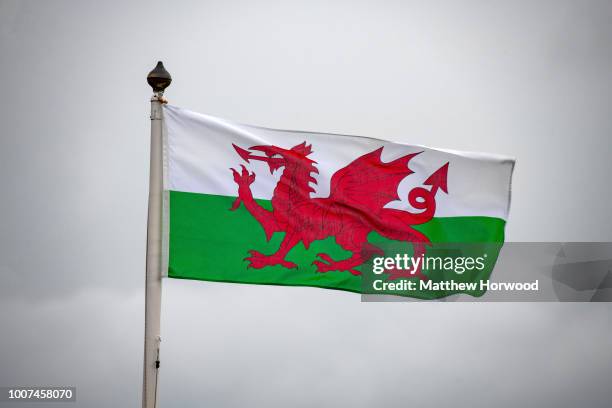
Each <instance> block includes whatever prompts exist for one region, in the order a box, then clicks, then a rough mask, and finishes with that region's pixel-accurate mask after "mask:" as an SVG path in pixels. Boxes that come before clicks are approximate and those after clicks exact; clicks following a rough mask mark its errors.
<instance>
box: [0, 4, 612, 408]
mask: <svg viewBox="0 0 612 408" xmlns="http://www.w3.org/2000/svg"><path fill="white" fill-rule="evenodd" d="M158 59H162V60H163V61H164V63H165V65H166V67H167V69H168V70H169V71H170V73H171V74H172V76H173V78H174V80H173V83H172V85H171V87H170V88H169V89H168V90H167V92H166V95H167V97H168V99H169V100H170V101H171V103H172V104H175V105H178V106H182V107H186V108H189V109H192V110H195V111H199V112H203V113H209V114H212V115H216V116H220V117H225V118H228V119H232V120H236V121H239V122H242V123H250V124H254V125H263V126H269V127H278V128H288V129H307V130H318V131H328V132H335V133H346V134H357V135H364V136H373V137H380V138H386V139H391V140H397V141H403V142H407V143H413V144H424V145H429V146H436V147H444V148H452V149H462V150H475V151H484V152H492V153H500V154H504V155H510V156H514V157H516V158H517V166H516V171H515V174H514V179H513V197H512V208H511V214H510V220H509V222H508V226H507V238H508V240H510V241H612V211H610V202H611V198H612V183H610V174H612V164H611V162H610V154H611V153H612V116H611V115H610V106H611V105H612V103H611V102H612V4H611V3H610V2H609V1H561V0H555V1H533V0H531V1H490V0H489V1H450V0H449V1H445V2H443V1H419V2H412V1H381V0H379V1H329V0H328V1H315V0H309V1H302V2H293V1H278V2H272V1H232V0H226V1H165V2H155V1H148V2H144V1H143V2H136V1H131V2H125V1H106V2H100V1H57V0H49V1H42V0H38V1H34V0H32V1H25V0H24V1H16V0H0V92H1V98H2V105H1V106H2V109H0V124H1V128H2V131H1V132H0V134H1V136H0V186H1V193H0V386H8V385H35V384H43V385H76V386H77V387H78V397H77V398H78V403H77V404H76V405H77V406H79V407H109V406H117V407H119V406H122V407H123V406H125V407H128V406H132V407H133V406H139V404H140V395H141V383H142V378H141V375H142V371H141V370H142V335H143V313H144V287H143V284H144V259H145V257H144V251H145V230H146V200H147V185H148V184H147V183H148V178H147V177H148V157H149V156H148V154H149V153H148V149H149V146H148V143H149V124H150V121H149V117H148V114H149V113H148V110H149V102H148V101H149V97H150V94H151V90H150V88H149V87H148V85H147V84H146V81H145V77H146V74H147V73H148V71H150V70H151V69H152V68H153V66H154V65H155V63H156V62H157V60H158ZM611 307H612V306H610V305H609V304H598V305H597V304H543V303H540V304H518V303H513V304H455V303H453V304H441V303H429V304H416V303H393V304H389V303H387V304H380V303H361V302H360V297H359V296H358V295H354V294H349V293H339V292H338V291H325V290H321V289H314V288H278V287H265V286H249V285H227V284H219V283H206V282H190V281H165V282H164V298H163V317H162V338H163V342H162V372H161V378H160V397H161V402H162V405H161V406H163V407H164V406H165V407H172V406H176V407H187V406H209V407H246V406H248V407H260V406H261V407H287V406H298V407H312V406H322V407H340V406H352V407H369V406H375V405H376V406H391V407H395V406H397V407H404V406H419V407H427V406H432V407H433V406H449V405H452V406H469V407H481V406H482V407H490V406H497V407H517V406H520V407H529V406H534V407H535V406H538V407H548V406H550V407H576V406H581V407H609V406H610V401H612V387H610V378H612V348H611V347H610V344H611V339H612V308H611ZM19 406H22V407H23V406H25V405H23V404H22V405H19ZM36 406H41V405H36ZM54 406H57V407H59V406H60V405H54ZM68 406H75V405H74V404H72V405H68Z"/></svg>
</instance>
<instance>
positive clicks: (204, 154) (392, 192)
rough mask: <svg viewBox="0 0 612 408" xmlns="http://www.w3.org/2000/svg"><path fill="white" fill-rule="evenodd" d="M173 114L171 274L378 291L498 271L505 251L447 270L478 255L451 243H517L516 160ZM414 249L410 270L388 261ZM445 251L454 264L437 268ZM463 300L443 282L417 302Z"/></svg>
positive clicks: (168, 125) (168, 200)
mask: <svg viewBox="0 0 612 408" xmlns="http://www.w3.org/2000/svg"><path fill="white" fill-rule="evenodd" d="M163 114H164V124H165V128H164V192H165V200H164V217H165V220H164V223H163V224H164V231H163V234H164V244H165V254H166V259H165V265H166V267H165V273H166V276H168V277H170V278H179V279H197V280H205V281H219V282H236V283H251V284H273V285H288V286H315V287H321V288H329V289H340V290H347V291H353V292H358V293H364V291H365V292H367V288H366V287H365V286H364V282H365V281H368V282H370V280H371V279H374V278H376V279H378V280H380V281H384V282H401V281H407V280H413V281H419V282H421V281H422V282H430V281H432V280H433V281H436V280H440V279H442V278H444V277H448V276H449V275H448V274H449V273H451V274H455V275H456V278H457V279H458V280H459V281H461V280H464V281H474V280H475V279H480V278H483V277H484V278H486V277H488V275H489V274H490V273H491V269H492V265H494V263H495V259H496V257H497V253H498V251H499V245H498V246H496V247H494V248H495V249H494V250H493V253H492V256H489V257H488V258H487V260H486V264H487V265H488V267H487V268H483V269H481V270H474V271H470V273H466V272H465V268H463V269H464V271H463V272H458V271H457V269H456V268H455V270H453V271H449V270H448V268H445V267H444V268H443V265H442V263H443V262H447V260H448V259H450V260H454V261H455V262H454V264H455V266H456V264H457V262H456V261H457V259H459V258H460V257H464V256H463V255H465V253H466V251H468V252H469V251H472V252H473V248H472V249H470V250H466V249H465V248H464V249H461V250H460V253H457V251H455V252H453V251H450V252H449V249H448V247H444V244H448V243H455V244H456V243H481V244H482V243H485V244H488V243H494V244H499V243H503V240H504V227H505V224H506V220H507V218H508V211H509V203H510V180H511V174H512V170H513V166H514V161H513V160H512V159H510V158H507V157H501V156H496V155H490V154H481V153H467V152H458V151H451V150H444V149H434V148H428V147H423V146H417V145H408V144H400V143H394V142H389V141H385V140H380V139H374V138H367V137H358V136H346V135H335V134H326V133H317V132H305V131H289V130H277V129H268V128H262V127H257V126H249V125H242V124H238V123H235V122H232V121H229V120H225V119H220V118H216V117H213V116H209V115H203V114H198V113H194V112H191V111H188V110H185V109H181V108H178V107H174V106H167V105H166V106H164V111H163ZM440 248H442V249H440ZM402 253H403V254H404V255H407V254H409V255H410V259H412V262H411V263H410V265H407V264H406V262H404V265H403V266H402V265H398V264H397V263H394V264H393V265H391V263H389V264H388V265H383V266H381V261H379V260H380V259H383V262H384V259H385V258H387V259H388V258H393V257H395V256H396V255H398V254H400V255H401V254H402ZM436 254H437V256H438V257H440V262H438V263H435V262H434V264H433V266H432V265H430V264H428V262H426V260H427V259H428V258H430V257H432V256H433V255H436ZM449 254H450V255H449ZM460 255H461V256H460ZM398 256H399V255H398ZM485 257H486V255H485ZM417 259H421V261H420V262H415V260H417ZM405 260H406V257H405V256H404V261H405ZM451 263H453V262H451ZM445 265H446V264H445ZM376 266H378V270H377V271H376V272H375V273H374V274H372V271H373V270H376V268H375V267H376ZM464 266H465V265H464ZM451 269H452V268H451ZM472 269H473V268H472ZM455 275H453V276H455ZM366 276H368V279H366ZM368 285H369V283H368ZM368 287H369V286H368ZM457 292H461V290H452V291H450V292H449V291H444V290H442V291H441V290H434V289H432V287H431V286H429V289H425V290H421V291H417V292H414V293H412V292H411V294H410V296H415V297H421V298H435V297H441V296H446V295H448V294H450V293H457ZM464 292H466V293H470V292H469V290H467V291H464ZM471 293H472V294H476V295H478V294H479V292H478V291H472V292H471Z"/></svg>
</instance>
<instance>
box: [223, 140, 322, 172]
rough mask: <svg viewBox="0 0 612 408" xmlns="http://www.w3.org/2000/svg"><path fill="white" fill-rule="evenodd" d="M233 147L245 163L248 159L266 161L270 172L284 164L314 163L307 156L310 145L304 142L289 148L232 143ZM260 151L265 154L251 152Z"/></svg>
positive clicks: (309, 152)
mask: <svg viewBox="0 0 612 408" xmlns="http://www.w3.org/2000/svg"><path fill="white" fill-rule="evenodd" d="M232 146H234V149H235V150H236V152H237V153H238V155H239V156H240V157H242V159H243V160H244V161H246V162H247V163H248V162H249V161H250V160H259V161H263V162H266V163H268V166H269V167H270V173H271V174H272V173H274V171H275V170H278V169H279V168H281V167H286V166H301V165H309V164H312V163H316V162H315V161H314V160H310V159H309V158H308V157H306V156H308V155H309V154H311V153H312V145H307V144H306V142H302V143H300V144H299V145H296V146H293V147H292V148H291V149H283V148H282V147H278V146H271V145H269V146H266V145H261V146H251V147H249V148H248V150H247V149H243V148H241V147H238V146H236V145H235V144H233V143H232ZM253 151H255V152H262V153H263V154H264V155H265V156H258V155H255V154H253V153H252V152H253Z"/></svg>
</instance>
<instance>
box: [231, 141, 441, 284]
mask: <svg viewBox="0 0 612 408" xmlns="http://www.w3.org/2000/svg"><path fill="white" fill-rule="evenodd" d="M233 146H234V149H236V151H237V152H238V154H239V155H240V157H241V158H242V159H244V160H245V161H246V162H247V163H248V162H249V160H260V161H263V162H266V163H267V164H268V166H269V167H270V173H273V172H274V170H277V169H280V168H282V167H284V170H283V174H282V176H281V177H280V180H279V182H278V183H277V185H276V188H275V189H274V194H273V196H272V208H273V209H272V210H268V209H265V208H263V207H261V206H260V205H259V204H258V203H257V202H256V201H255V200H254V199H253V194H252V193H251V188H250V185H251V184H252V183H253V182H254V181H255V173H253V172H250V173H249V171H248V170H247V169H246V168H245V167H244V165H241V167H242V171H241V172H238V171H237V170H235V169H233V168H232V169H230V170H231V171H232V173H233V176H234V181H235V182H236V184H238V197H237V198H236V200H235V201H234V204H233V205H232V208H231V209H230V210H232V211H234V210H236V209H238V208H239V207H240V204H244V206H245V207H246V209H247V210H248V211H249V213H250V214H251V215H252V216H253V217H254V218H255V219H256V220H257V221H258V222H259V223H260V224H261V226H262V227H263V229H264V232H265V234H266V238H267V239H268V240H270V238H271V237H272V234H274V233H275V232H285V237H284V239H283V241H282V243H281V245H280V248H279V249H278V251H276V253H274V254H271V255H264V254H262V253H260V252H258V251H256V250H250V251H249V253H250V256H249V257H247V258H245V260H247V261H248V262H249V267H250V268H256V269H260V268H264V267H266V266H272V265H282V266H284V267H285V268H296V267H297V265H296V264H295V263H293V262H289V261H287V260H286V259H285V256H286V255H287V253H288V252H289V251H290V250H291V249H292V248H293V247H294V246H295V245H296V244H298V243H299V242H302V243H303V244H304V246H305V247H306V248H308V247H309V245H310V243H311V242H313V241H316V240H320V239H325V238H327V237H330V236H333V237H335V240H336V243H337V244H338V245H340V246H341V247H342V248H343V249H345V250H347V251H349V252H351V253H352V255H351V256H350V257H349V258H347V259H340V260H336V259H332V258H331V257H330V256H329V255H327V254H324V253H320V254H317V258H319V259H317V260H315V261H314V262H313V265H315V266H316V268H317V271H318V272H330V271H348V272H350V273H352V274H353V275H360V274H361V272H360V271H358V270H357V269H355V268H357V267H359V266H360V265H362V264H363V263H364V262H366V261H367V260H368V259H370V258H371V257H372V256H374V255H379V256H381V255H384V252H383V250H382V249H380V248H378V247H376V246H374V245H372V244H371V243H369V242H368V234H369V233H370V232H372V231H376V232H377V233H378V234H380V235H382V236H384V237H386V238H388V239H392V240H398V241H405V242H409V243H411V244H412V245H413V248H414V253H413V256H414V257H420V256H422V255H425V248H426V246H427V245H428V244H429V243H430V241H429V239H428V238H427V236H426V235H425V234H423V233H421V232H419V231H417V230H415V229H414V228H412V227H411V226H412V225H418V224H423V223H426V222H427V221H429V220H431V219H432V218H433V216H434V214H435V211H436V200H435V196H436V192H437V191H438V189H440V190H442V191H444V192H445V193H448V190H447V182H446V180H447V173H448V163H446V164H445V165H443V166H442V167H440V168H439V169H438V170H437V171H435V172H434V173H433V174H432V175H431V176H430V177H429V178H428V179H427V180H425V182H424V183H423V185H425V186H429V187H430V188H429V189H428V188H426V187H415V188H413V189H412V190H410V192H409V194H408V202H409V203H410V205H411V206H412V207H413V208H415V209H417V210H420V211H421V212H419V213H411V212H408V211H404V210H398V209H393V208H384V206H385V205H386V204H388V203H390V202H391V201H394V200H397V199H399V197H398V190H397V189H398V185H399V183H400V181H402V180H403V179H404V178H405V177H407V176H408V175H410V174H412V173H413V171H412V170H410V168H409V167H408V163H409V162H410V160H411V159H412V158H413V157H414V156H416V155H418V154H419V153H421V152H418V153H412V154H408V155H406V156H403V157H400V158H399V159H396V160H393V161H391V162H389V163H384V162H383V161H382V160H381V153H382V150H383V148H382V147H381V148H379V149H376V150H374V151H372V152H370V153H367V154H364V155H363V156H361V157H358V158H357V159H355V160H354V161H353V162H351V163H350V164H348V165H347V166H346V167H344V168H342V169H340V170H338V171H337V172H336V173H334V175H333V176H332V178H331V189H330V194H329V197H326V198H311V197H310V193H313V192H314V191H315V190H314V189H313V187H312V186H311V184H313V185H316V184H317V181H316V179H315V178H314V177H313V176H312V175H313V173H314V174H318V170H317V168H316V167H315V164H316V162H315V161H313V160H311V159H309V158H308V155H310V154H311V153H312V145H307V144H306V142H304V143H301V144H299V145H297V146H293V147H292V148H291V149H283V148H281V147H278V146H252V147H250V148H249V149H248V150H250V151H259V152H262V153H263V154H264V155H265V156H257V155H255V154H253V153H251V152H250V151H247V150H245V149H242V148H240V147H238V146H236V145H233ZM386 273H388V274H389V279H397V278H402V277H415V276H417V277H419V278H420V279H426V277H425V275H424V274H423V273H422V271H421V267H420V266H419V267H417V268H416V269H415V270H411V271H406V270H387V271H386Z"/></svg>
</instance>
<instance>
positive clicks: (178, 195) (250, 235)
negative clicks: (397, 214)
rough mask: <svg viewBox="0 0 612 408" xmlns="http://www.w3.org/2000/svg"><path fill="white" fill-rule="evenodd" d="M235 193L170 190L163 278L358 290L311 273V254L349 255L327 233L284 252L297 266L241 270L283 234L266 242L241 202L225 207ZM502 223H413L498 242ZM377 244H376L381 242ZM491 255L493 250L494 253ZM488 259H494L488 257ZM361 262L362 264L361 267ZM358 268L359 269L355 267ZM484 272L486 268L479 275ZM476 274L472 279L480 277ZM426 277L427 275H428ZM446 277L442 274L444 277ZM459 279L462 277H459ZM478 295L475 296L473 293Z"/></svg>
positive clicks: (340, 275)
mask: <svg viewBox="0 0 612 408" xmlns="http://www.w3.org/2000/svg"><path fill="white" fill-rule="evenodd" d="M234 199H235V197H228V196H219V195H209V194H196V193H185V192H176V191H171V192H170V248H169V250H170V254H169V267H168V276H169V277H171V278H179V279H196V280H205V281H220V282H236V283H252V284H273V285H289V286H316V287H322V288H329V289H340V290H347V291H351V292H358V293H361V292H362V278H361V277H360V276H354V275H351V274H350V273H348V272H328V273H317V272H316V271H315V267H314V266H313V265H311V263H312V261H313V260H315V259H316V254H318V253H321V252H324V253H327V254H329V255H330V256H331V257H332V258H334V259H344V258H347V257H348V256H350V253H349V252H347V251H344V250H343V249H342V248H341V247H340V246H338V245H337V244H336V243H335V241H334V238H333V237H329V238H327V239H325V240H321V241H315V242H313V243H312V244H311V245H310V248H309V249H308V250H307V249H306V248H305V247H304V245H303V244H302V243H300V244H298V245H296V246H295V247H294V248H293V249H292V250H291V251H290V252H289V254H288V255H287V260H288V261H291V262H295V263H296V264H297V265H298V269H286V268H284V267H282V266H272V267H266V268H263V269H252V268H251V269H247V261H244V258H245V257H246V256H248V250H251V249H255V250H257V251H259V252H262V253H264V254H271V253H274V252H276V250H277V249H278V247H279V245H280V243H281V241H282V239H283V236H284V234H283V233H276V234H274V236H273V237H272V239H271V240H270V241H269V242H267V241H266V238H265V235H264V232H263V229H262V227H261V226H260V225H259V223H258V222H257V221H256V220H255V219H254V218H253V217H252V216H251V214H250V213H249V212H248V211H247V210H246V209H245V208H244V207H243V206H241V207H240V208H239V209H238V210H236V211H230V210H229V208H230V207H231V205H232V203H233V201H234ZM257 201H258V203H259V204H260V205H262V206H263V207H265V208H268V209H271V208H272V206H271V203H270V201H269V200H257ZM504 225H505V221H504V220H502V219H499V218H492V217H444V218H434V219H432V220H431V221H429V222H428V223H426V224H423V225H418V226H414V228H415V229H418V230H419V231H421V232H423V233H425V234H426V235H427V236H428V237H429V239H430V240H431V241H432V242H443V243H457V242H472V243H479V242H482V243H491V242H498V243H500V242H503V240H504ZM369 240H370V242H372V243H374V244H376V245H378V246H381V247H383V248H384V247H385V245H384V244H390V245H387V246H388V247H395V248H397V247H398V244H399V245H402V246H403V245H405V248H406V249H405V251H406V252H408V253H409V252H410V251H411V245H410V244H408V243H398V242H397V241H395V242H394V241H390V240H387V239H386V238H383V237H381V236H380V235H378V234H376V233H371V234H370V236H369ZM381 244H382V245H381ZM494 255H495V256H494V257H495V258H496V256H497V253H495V254H494ZM489 261H491V262H492V263H494V261H495V259H489ZM367 267H368V266H367V265H364V266H362V268H367ZM357 269H359V268H357ZM488 274H490V270H488V271H487V272H486V273H485V274H484V277H485V278H486V277H487V276H488ZM482 275H483V274H482V273H481V274H480V275H479V276H478V279H480V278H482V277H483V276H482ZM430 277H432V276H431V275H430ZM446 277H447V278H448V275H446ZM463 278H464V279H465V278H467V276H466V275H463ZM443 295H448V293H443V294H440V293H438V294H435V293H434V294H431V293H430V294H425V295H423V296H417V297H423V298H435V297H440V296H443ZM476 295H478V294H476Z"/></svg>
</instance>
